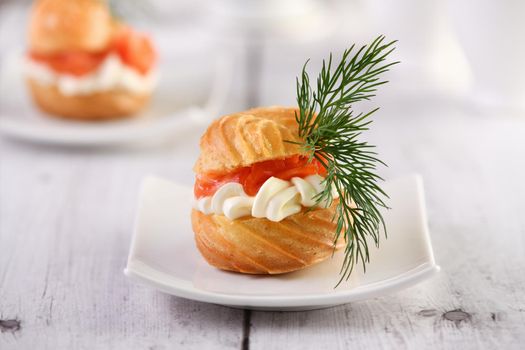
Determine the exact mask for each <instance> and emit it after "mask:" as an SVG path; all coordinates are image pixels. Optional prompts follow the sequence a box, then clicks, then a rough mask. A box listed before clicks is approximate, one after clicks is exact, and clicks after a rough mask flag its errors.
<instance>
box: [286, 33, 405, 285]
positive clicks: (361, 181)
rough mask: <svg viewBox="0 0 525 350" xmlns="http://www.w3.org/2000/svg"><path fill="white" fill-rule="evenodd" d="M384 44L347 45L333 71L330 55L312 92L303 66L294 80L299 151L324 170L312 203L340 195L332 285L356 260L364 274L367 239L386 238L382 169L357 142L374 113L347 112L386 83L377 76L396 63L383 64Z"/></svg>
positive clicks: (387, 47)
mask: <svg viewBox="0 0 525 350" xmlns="http://www.w3.org/2000/svg"><path fill="white" fill-rule="evenodd" d="M384 40H385V37H384V36H379V37H378V38H376V39H375V40H374V41H372V43H370V44H369V45H368V46H366V45H365V46H363V47H361V48H360V49H358V50H357V51H354V47H355V45H352V46H351V47H350V48H349V49H347V50H345V51H344V53H343V55H342V57H341V61H340V63H339V64H338V65H337V66H336V67H335V69H332V68H333V67H332V66H333V64H332V54H330V56H329V58H328V61H327V62H325V61H324V60H323V65H322V69H321V72H320V74H319V76H318V78H317V89H316V90H315V91H313V89H312V87H311V85H310V78H309V76H308V73H307V71H306V66H307V64H308V61H306V63H305V65H304V66H303V70H302V74H301V77H300V79H299V78H297V103H298V105H299V113H296V115H295V118H296V120H297V123H298V124H299V136H300V137H301V138H302V139H303V140H304V142H303V143H302V144H301V146H302V147H303V149H304V150H305V151H307V152H308V153H309V154H310V159H313V158H314V157H315V158H316V159H317V160H318V161H319V162H320V163H321V164H322V165H323V166H324V167H325V168H326V171H327V175H326V178H325V179H324V185H325V186H324V188H325V190H324V191H323V192H321V193H319V194H318V195H317V197H316V201H317V203H318V204H319V203H322V202H325V201H326V202H327V203H329V204H331V203H332V202H333V200H334V194H333V192H332V191H335V192H337V194H338V196H339V202H338V203H337V206H336V213H335V217H334V220H337V221H336V222H337V225H336V233H335V237H334V245H335V242H336V241H337V240H338V239H339V237H340V236H341V235H343V237H344V239H345V242H346V248H345V258H344V261H343V266H342V267H341V279H340V280H339V282H338V284H337V285H339V284H340V283H341V282H342V281H343V280H347V279H348V278H349V277H350V274H351V273H352V271H353V269H354V266H355V265H356V264H357V263H359V261H361V262H362V265H363V269H364V270H366V263H368V262H369V260H370V256H369V251H368V241H367V239H369V237H370V238H372V240H373V241H374V243H375V245H376V246H379V236H380V230H381V229H383V230H384V232H385V236H386V227H385V224H384V220H383V217H382V215H381V212H380V208H381V207H383V208H387V206H386V204H385V202H384V198H387V197H388V196H387V194H386V193H385V192H384V191H383V190H382V189H381V187H380V186H379V184H378V182H379V181H382V180H383V179H382V178H381V177H380V176H378V175H377V174H376V166H377V165H378V164H383V165H385V164H384V163H383V162H382V161H381V160H379V159H378V158H377V157H376V156H377V153H375V152H374V151H373V148H374V146H372V145H370V144H368V143H367V142H365V141H362V140H360V139H359V136H360V135H361V133H362V132H363V131H365V130H368V126H369V124H370V123H371V120H370V116H371V115H372V114H373V113H374V112H376V111H377V110H378V108H376V109H373V110H371V111H370V112H368V113H359V114H356V113H354V111H353V109H352V104H353V103H356V102H359V101H363V100H369V99H370V98H371V97H373V96H375V95H374V92H375V91H376V89H377V87H378V86H380V85H382V84H385V83H386V81H384V80H382V79H381V78H380V75H381V74H382V73H384V72H386V71H388V69H389V67H390V66H392V65H394V64H397V63H398V62H392V63H387V62H386V58H387V56H388V55H389V54H390V53H391V52H392V51H393V50H394V49H395V47H394V44H395V42H396V41H392V42H389V43H384Z"/></svg>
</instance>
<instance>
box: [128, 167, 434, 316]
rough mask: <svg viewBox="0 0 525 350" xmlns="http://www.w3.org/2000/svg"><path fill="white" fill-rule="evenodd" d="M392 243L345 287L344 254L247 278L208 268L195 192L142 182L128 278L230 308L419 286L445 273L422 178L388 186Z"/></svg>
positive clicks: (321, 302) (317, 304)
mask: <svg viewBox="0 0 525 350" xmlns="http://www.w3.org/2000/svg"><path fill="white" fill-rule="evenodd" d="M384 189H385V191H386V192H387V193H388V194H389V196H390V200H389V202H388V204H389V206H390V207H391V209H390V210H385V211H384V214H383V215H384V218H385V222H386V226H387V230H388V239H384V237H383V239H382V240H381V242H380V248H379V249H376V248H375V246H374V245H373V244H371V245H370V260H371V262H370V264H368V265H367V268H366V273H363V272H362V268H361V266H357V267H356V268H355V270H354V272H353V274H352V276H351V278H350V279H349V280H348V281H347V282H343V283H342V284H341V285H339V287H337V288H334V286H335V285H336V284H337V282H338V280H339V269H340V267H341V261H342V253H341V252H339V253H336V254H335V255H334V257H333V258H332V259H328V260H327V261H324V262H322V263H320V264H318V265H315V266H312V267H309V268H306V269H304V270H301V271H297V272H293V273H288V274H283V275H274V276H260V275H243V274H238V273H231V272H225V271H221V270H218V269H215V268H213V267H211V266H209V265H208V264H207V263H206V262H205V261H204V259H203V258H202V257H201V256H200V254H199V252H198V250H197V248H196V246H195V243H194V240H193V232H192V229H191V222H190V211H191V205H190V203H191V201H192V190H191V189H190V188H187V187H183V186H179V185H177V184H174V183H172V182H169V181H166V180H162V179H159V178H154V177H149V178H147V179H145V180H144V183H143V187H142V193H141V195H140V203H139V210H138V216H137V221H136V227H135V233H134V237H133V241H132V244H131V249H130V253H129V259H128V264H127V266H126V269H125V271H124V273H125V274H126V275H127V276H128V277H130V278H132V279H133V280H136V281H139V282H142V283H144V284H147V285H150V286H153V287H154V288H156V289H159V290H161V291H163V292H166V293H169V294H172V295H176V296H179V297H182V298H187V299H193V300H198V301H203V302H209V303H214V304H222V305H227V306H232V307H241V308H250V309H264V310H308V309H316V308H323V307H329V306H334V305H339V304H344V303H348V302H351V301H356V300H363V299H368V298H372V297H377V296H381V295H384V294H388V293H391V292H395V291H398V290H400V289H403V288H407V287H409V286H412V285H415V284H417V283H419V282H421V281H423V280H425V279H427V278H429V277H431V276H433V275H434V274H436V273H437V272H438V271H439V266H437V265H436V263H435V261H434V256H433V252H432V246H431V243H430V237H429V234H428V228H427V220H426V213H425V206H424V197H423V185H422V181H421V178H420V177H419V176H417V175H412V176H408V177H404V178H401V179H397V180H393V181H389V182H386V183H385V184H384Z"/></svg>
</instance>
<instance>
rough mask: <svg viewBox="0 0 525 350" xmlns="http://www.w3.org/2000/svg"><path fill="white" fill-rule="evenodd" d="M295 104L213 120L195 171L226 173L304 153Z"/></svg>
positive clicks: (255, 109) (206, 134) (201, 172)
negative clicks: (301, 146)
mask: <svg viewBox="0 0 525 350" xmlns="http://www.w3.org/2000/svg"><path fill="white" fill-rule="evenodd" d="M296 112H297V113H298V109H297V108H285V107H266V108H254V109H250V110H247V111H244V112H240V113H235V114H230V115H226V116H223V117H222V118H220V119H218V120H215V121H214V122H213V123H212V124H211V125H210V126H209V127H208V129H207V130H206V132H205V133H204V135H203V136H202V137H201V141H200V150H201V153H200V156H199V158H198V159H197V162H196V164H195V166H194V168H193V170H194V171H195V172H196V173H198V174H204V173H226V172H228V171H231V170H234V169H237V168H240V167H245V166H249V165H251V164H254V163H258V162H262V161H266V160H272V159H283V158H287V157H290V156H294V155H298V154H304V152H302V151H301V148H300V146H299V145H297V144H294V143H290V142H287V141H291V142H300V141H301V139H300V138H299V136H298V124H297V121H296V119H295V114H296Z"/></svg>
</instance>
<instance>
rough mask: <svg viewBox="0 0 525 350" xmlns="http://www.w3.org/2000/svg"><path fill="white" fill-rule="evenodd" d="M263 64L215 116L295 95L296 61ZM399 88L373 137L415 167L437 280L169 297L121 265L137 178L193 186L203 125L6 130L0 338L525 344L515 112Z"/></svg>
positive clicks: (520, 119)
mask: <svg viewBox="0 0 525 350" xmlns="http://www.w3.org/2000/svg"><path fill="white" fill-rule="evenodd" d="M0 22H1V20H0ZM4 23H5V22H4ZM2 33H5V29H3V31H2ZM276 56H277V55H273V54H272V50H271V49H268V51H267V54H266V55H265V57H276ZM261 63H262V67H259V68H260V69H259V68H257V67H255V68H253V67H252V68H251V69H252V70H253V69H257V72H259V73H261V79H262V80H261V81H260V82H259V84H258V86H259V88H257V89H253V90H250V91H251V93H252V96H251V97H249V101H250V102H246V101H247V99H248V97H247V96H246V94H245V88H242V87H241V88H237V89H236V90H234V91H233V93H232V96H231V101H233V102H231V103H229V104H228V105H226V106H225V107H224V112H231V111H234V110H235V109H239V108H245V107H248V106H247V104H254V103H260V104H262V105H266V104H281V103H288V104H291V103H293V93H294V91H293V80H292V81H290V77H292V78H293V77H294V76H295V74H296V71H297V65H296V64H295V62H293V64H292V62H287V61H286V60H285V59H283V60H282V61H281V63H279V61H278V60H277V59H271V58H270V59H265V60H262V62H261ZM248 71H249V70H248ZM282 72H288V73H285V74H281V73H282ZM252 73H253V72H252ZM290 83H291V84H290ZM391 85H394V82H393V83H392V84H391ZM290 86H291V87H292V89H290ZM394 90H395V89H394V88H393V87H392V88H389V89H387V91H386V92H385V94H384V96H383V98H382V101H381V106H382V110H381V111H380V114H378V116H377V118H376V120H377V121H376V123H375V125H374V127H373V130H372V131H371V132H370V134H369V136H370V139H371V141H372V142H374V143H376V144H378V146H379V149H378V150H379V152H380V153H381V155H382V157H383V158H384V159H385V160H386V162H387V163H388V164H389V168H386V169H383V170H382V173H383V174H384V176H385V177H387V178H388V177H395V176H398V175H402V174H405V173H409V172H418V173H421V174H422V175H423V178H424V181H425V188H426V194H427V198H426V200H427V206H428V214H429V223H430V229H431V236H432V240H433V245H434V252H435V256H436V260H437V262H438V263H439V264H440V265H441V267H442V272H441V273H440V274H439V275H438V277H436V278H434V279H432V280H430V281H427V282H425V283H422V284H420V285H418V286H416V287H413V288H410V289H407V290H405V291H403V292H400V293H397V294H393V295H389V296H385V297H382V298H377V299H373V300H369V301H364V302H358V303H353V304H349V305H345V306H340V307H335V308H331V309H325V310H318V311H309V312H292V313H280V312H255V311H243V310H236V309H230V308H227V307H222V306H216V305H210V304H203V303H199V302H193V301H188V300H184V299H180V298H176V297H171V296H168V295H165V294H162V293H160V292H157V291H155V290H152V289H150V288H146V287H142V286H139V285H135V284H131V283H130V282H129V281H128V280H126V279H125V277H124V275H123V273H122V270H123V267H124V265H125V262H126V257H127V252H128V247H129V243H130V238H131V229H132V224H133V218H134V211H135V206H136V199H137V193H138V186H139V183H140V181H141V179H142V178H143V177H144V176H145V175H147V174H152V173H153V174H157V175H160V176H163V177H167V178H172V179H174V180H176V181H181V182H184V183H187V184H191V183H192V181H193V180H192V178H193V175H192V172H191V165H192V163H193V161H194V159H195V157H196V155H197V148H196V144H197V141H198V136H199V135H198V133H197V132H196V133H195V134H193V135H187V136H186V137H185V138H183V139H181V138H177V139H176V140H173V141H172V142H168V143H162V144H155V143H153V144H149V145H140V146H139V145H135V146H132V147H119V148H113V149H105V150H101V149H64V148H58V147H46V146H42V145H33V144H26V143H21V142H14V141H12V140H7V139H5V138H2V139H0V349H98V348H109V349H172V348H184V349H248V348H249V349H290V350H291V349H349V348H362V349H363V348H364V349H368V348H370V349H374V348H410V349H421V348H432V349H433V348H445V349H452V348H458V349H482V348H486V349H494V348H501V349H519V348H523V344H524V343H525V296H524V290H525V215H524V213H525V182H524V180H523V179H524V176H525V115H522V116H509V115H505V114H504V113H498V112H494V111H493V112H490V113H487V112H485V111H480V110H476V109H475V108H473V107H469V105H468V104H466V103H463V102H461V101H458V100H450V99H446V98H437V97H432V98H425V97H417V98H416V97H414V96H394V95H393V91H394ZM239 101H241V102H239ZM242 101H244V103H243V102H242Z"/></svg>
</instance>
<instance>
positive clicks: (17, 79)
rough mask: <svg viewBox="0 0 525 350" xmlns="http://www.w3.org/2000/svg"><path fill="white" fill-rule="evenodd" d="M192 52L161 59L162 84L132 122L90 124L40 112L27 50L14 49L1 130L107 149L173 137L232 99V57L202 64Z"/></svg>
mask: <svg viewBox="0 0 525 350" xmlns="http://www.w3.org/2000/svg"><path fill="white" fill-rule="evenodd" d="M192 53H193V54H194V53H195V52H193V51H191V52H178V53H176V54H174V55H171V56H167V57H166V56H164V57H163V56H161V58H162V59H161V61H160V62H159V86H158V87H157V89H156V90H155V91H154V93H153V95H152V99H151V101H150V103H149V105H148V106H147V107H146V108H145V109H144V110H143V111H142V112H140V113H138V114H137V115H136V116H134V117H133V118H129V119H123V120H118V121H110V122H102V123H89V122H87V123H86V122H76V121H67V120H61V119H57V118H51V117H49V116H47V115H45V114H44V112H42V111H40V110H39V109H38V108H37V107H36V106H35V105H34V104H33V101H32V100H31V98H30V96H29V93H28V90H27V87H26V86H25V82H24V78H23V51H22V50H21V49H20V50H14V51H11V52H9V53H7V54H5V55H4V56H3V57H2V58H3V60H2V61H1V63H2V64H1V66H0V132H1V133H3V134H4V135H7V136H10V137H14V138H17V139H22V140H25V141H33V142H40V143H53V144H62V145H106V144H117V143H126V142H131V141H137V140H144V139H147V138H152V137H156V138H158V137H163V136H168V135H170V136H173V135H176V134H177V133H183V132H184V131H185V130H186V129H185V127H186V126H188V125H194V124H196V123H200V122H202V123H203V124H205V123H209V120H211V119H212V118H215V117H216V116H217V114H218V112H219V110H220V108H221V107H222V106H223V104H224V101H225V100H226V98H227V96H228V93H229V89H230V87H231V79H232V78H231V77H232V65H233V62H232V57H231V56H230V55H229V54H227V53H222V52H218V53H216V54H215V55H214V56H212V57H215V58H214V59H213V60H212V61H211V62H208V64H206V65H203V64H202V62H200V61H198V60H196V59H195V58H193V59H192ZM196 56H197V57H200V56H202V55H196ZM206 57H209V55H206ZM179 67H180V68H179ZM182 67H184V68H182Z"/></svg>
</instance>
